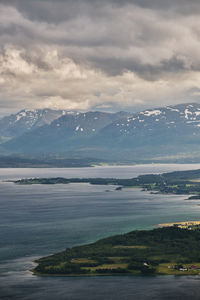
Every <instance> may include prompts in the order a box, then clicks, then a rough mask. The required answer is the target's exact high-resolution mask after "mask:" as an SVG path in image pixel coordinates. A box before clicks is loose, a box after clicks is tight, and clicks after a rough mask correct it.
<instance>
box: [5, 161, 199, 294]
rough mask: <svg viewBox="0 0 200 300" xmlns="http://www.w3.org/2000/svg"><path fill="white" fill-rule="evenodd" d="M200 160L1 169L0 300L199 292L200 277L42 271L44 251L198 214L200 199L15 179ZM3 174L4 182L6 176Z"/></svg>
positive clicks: (123, 172) (136, 171)
mask: <svg viewBox="0 0 200 300" xmlns="http://www.w3.org/2000/svg"><path fill="white" fill-rule="evenodd" d="M198 168H200V165H197V164H195V165H140V166H120V167H117V166H115V167H114V166H113V167H95V168H74V169H1V170H0V180H1V181H0V276H1V278H0V299H20V300H21V299H22V300H23V299H24V300H25V299H34V300H35V299H50V300H51V299H60V300H62V299H69V300H71V299H72V300H73V299H77V300H79V299H80V300H81V299H94V300H95V299H106V300H107V299H136V300H137V299H200V277H198V276H196V277H194V276H193V277H190V276H188V277H174V276H148V277H144V276H137V277H130V276H125V277H124V276H114V277H93V278H92V277H73V278H68V277H37V276H33V275H32V273H31V272H30V269H31V268H33V266H34V263H33V261H34V260H35V259H36V258H39V257H41V256H45V255H49V254H52V253H55V252H58V251H62V250H63V249H65V248H67V247H72V246H75V245H80V244H85V243H90V242H93V241H95V240H97V239H99V238H103V237H106V236H109V235H113V234H118V233H124V232H128V231H131V230H134V229H151V228H153V227H155V226H156V225H157V224H159V223H164V222H175V221H185V220H199V219H200V206H199V205H200V201H199V200H193V201H192V200H186V199H187V196H185V195H179V196H177V195H159V194H156V195H155V194H150V193H149V192H142V191H141V190H140V189H131V188H124V189H122V190H121V191H116V190H115V186H97V185H90V184H68V185H16V184H14V183H11V182H7V180H8V179H19V178H25V177H26V178H27V177H56V176H63V177H118V178H131V177H135V176H137V175H140V174H148V173H162V172H169V171H173V170H186V169H198ZM5 181H6V182H5Z"/></svg>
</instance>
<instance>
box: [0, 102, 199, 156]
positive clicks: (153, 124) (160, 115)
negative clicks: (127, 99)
mask: <svg viewBox="0 0 200 300" xmlns="http://www.w3.org/2000/svg"><path fill="white" fill-rule="evenodd" d="M199 141H200V104H197V103H186V104H178V105H175V106H166V107H159V108H155V109H146V110H143V111H141V112H138V113H127V112H119V113H105V112H98V111H96V112H85V113H81V112H75V113H73V114H64V115H62V116H60V117H59V118H57V119H55V120H53V121H52V122H51V123H50V124H45V125H43V126H40V127H38V128H36V129H34V130H31V131H29V132H25V133H24V134H22V135H21V136H19V137H16V138H14V139H12V140H10V141H8V142H6V143H4V144H3V145H1V146H2V151H8V152H10V153H26V154H30V153H31V154H33V153H51V154H52V153H62V154H66V155H68V156H70V155H71V156H74V155H76V156H77V155H78V156H81V157H84V156H87V157H88V156H90V157H97V158H100V159H101V158H105V159H110V158H114V159H117V160H120V158H123V157H126V158H127V159H130V160H131V159H132V160H134V161H135V160H137V158H140V159H141V158H145V159H146V158H151V157H154V158H155V157H159V156H170V155H171V156H172V155H180V154H181V153H186V155H188V154H191V153H192V152H198V151H199V150H200V143H199Z"/></svg>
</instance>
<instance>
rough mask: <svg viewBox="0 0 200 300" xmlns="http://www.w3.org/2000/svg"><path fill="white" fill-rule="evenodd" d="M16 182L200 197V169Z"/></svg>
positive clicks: (191, 197)
mask: <svg viewBox="0 0 200 300" xmlns="http://www.w3.org/2000/svg"><path fill="white" fill-rule="evenodd" d="M14 182H15V183H16V184H69V183H89V184H96V185H115V186H118V187H120V188H117V190H121V188H123V187H127V188H141V189H143V190H147V191H150V192H151V193H162V194H179V195H181V194H182V195H189V199H190V200H198V199H200V170H191V171H177V172H171V173H164V174H157V175H155V174H149V175H141V176H138V177H137V178H128V179H118V178H63V177H56V178H26V179H20V180H16V181H14Z"/></svg>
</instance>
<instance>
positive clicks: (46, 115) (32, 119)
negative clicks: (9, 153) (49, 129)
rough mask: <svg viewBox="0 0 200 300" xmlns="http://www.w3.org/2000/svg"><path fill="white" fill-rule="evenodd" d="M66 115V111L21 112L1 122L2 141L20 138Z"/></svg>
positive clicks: (37, 110) (0, 135)
mask: <svg viewBox="0 0 200 300" xmlns="http://www.w3.org/2000/svg"><path fill="white" fill-rule="evenodd" d="M66 113H67V112H66V111H62V110H51V109H36V110H21V111H20V112H18V113H17V114H12V115H10V116H7V117H4V118H3V119H1V120H0V137H1V138H0V139H1V141H3V140H8V139H11V138H13V137H17V136H20V135H22V134H23V133H24V132H27V131H31V130H33V129H35V128H38V127H40V126H43V125H45V124H50V123H51V122H52V121H53V120H55V119H57V118H59V117H60V116H62V115H63V114H66Z"/></svg>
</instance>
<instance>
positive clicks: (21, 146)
mask: <svg viewBox="0 0 200 300" xmlns="http://www.w3.org/2000/svg"><path fill="white" fill-rule="evenodd" d="M129 115H130V114H129V113H126V112H118V113H105V112H98V111H96V112H86V113H80V112H74V113H65V114H63V115H62V116H61V117H60V118H58V119H56V120H54V121H53V122H51V124H49V125H48V124H46V125H44V126H40V127H39V128H37V129H35V130H32V131H31V132H29V131H26V132H25V133H24V134H23V135H21V136H20V137H18V138H15V139H13V140H11V141H10V142H8V143H6V145H5V147H6V148H7V149H8V148H9V149H10V150H11V151H12V150H13V151H17V152H23V151H28V152H29V151H33V152H35V151H36V152H38V151H42V152H46V151H47V152H54V151H56V152H57V151H59V152H62V151H65V149H66V148H67V149H72V148H73V147H74V145H77V144H79V147H80V143H82V144H85V142H86V140H87V141H88V139H90V138H92V137H94V136H96V135H97V134H98V133H99V132H100V130H101V129H102V128H104V127H105V126H107V125H108V124H111V123H112V122H113V121H115V120H118V119H121V118H122V117H127V116H129ZM45 149H46V150H45Z"/></svg>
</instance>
